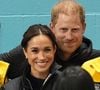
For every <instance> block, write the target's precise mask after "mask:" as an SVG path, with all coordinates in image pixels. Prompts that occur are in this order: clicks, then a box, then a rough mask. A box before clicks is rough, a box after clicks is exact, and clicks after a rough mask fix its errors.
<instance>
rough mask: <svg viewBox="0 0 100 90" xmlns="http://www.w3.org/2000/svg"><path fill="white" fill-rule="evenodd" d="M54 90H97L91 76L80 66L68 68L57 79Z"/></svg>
mask: <svg viewBox="0 0 100 90" xmlns="http://www.w3.org/2000/svg"><path fill="white" fill-rule="evenodd" d="M53 90H95V88H94V82H93V79H92V77H91V76H90V74H89V73H88V72H87V71H85V70H84V69H83V68H81V67H79V66H70V67H68V68H66V69H65V70H64V71H63V72H62V73H61V74H60V75H59V77H58V78H57V80H56V82H55V85H54V88H53Z"/></svg>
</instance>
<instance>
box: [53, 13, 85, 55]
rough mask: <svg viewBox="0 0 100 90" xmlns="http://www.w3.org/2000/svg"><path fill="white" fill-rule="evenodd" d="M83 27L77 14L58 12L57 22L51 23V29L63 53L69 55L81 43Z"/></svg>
mask: <svg viewBox="0 0 100 90" xmlns="http://www.w3.org/2000/svg"><path fill="white" fill-rule="evenodd" d="M84 29H85V25H83V24H82V23H81V21H80V17H79V16H78V15H65V14H59V16H58V19H57V23H56V24H55V25H52V23H51V30H52V31H53V33H54V34H55V36H56V40H57V43H58V46H59V48H60V49H61V50H62V52H63V54H64V55H65V54H68V55H71V54H72V53H73V52H74V51H75V50H76V49H77V48H78V47H79V46H80V45H81V43H82V38H83V33H84Z"/></svg>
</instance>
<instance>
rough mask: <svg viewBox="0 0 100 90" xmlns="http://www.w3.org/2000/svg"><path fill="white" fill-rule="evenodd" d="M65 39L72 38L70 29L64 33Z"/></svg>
mask: <svg viewBox="0 0 100 90" xmlns="http://www.w3.org/2000/svg"><path fill="white" fill-rule="evenodd" d="M65 37H66V39H68V40H72V32H71V31H70V30H68V31H67V32H66V34H65Z"/></svg>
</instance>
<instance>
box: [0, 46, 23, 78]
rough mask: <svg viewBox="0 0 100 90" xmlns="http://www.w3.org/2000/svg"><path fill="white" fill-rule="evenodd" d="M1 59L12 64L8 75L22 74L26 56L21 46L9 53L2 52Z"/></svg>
mask: <svg viewBox="0 0 100 90" xmlns="http://www.w3.org/2000/svg"><path fill="white" fill-rule="evenodd" d="M0 59H1V60H4V61H5V62H8V63H9V64H10V66H9V69H8V72H7V76H8V78H11V79H12V78H15V77H17V76H19V75H21V74H22V71H23V69H24V64H25V56H24V53H23V50H22V47H21V46H18V47H16V48H14V49H12V50H11V51H9V52H8V53H4V54H0Z"/></svg>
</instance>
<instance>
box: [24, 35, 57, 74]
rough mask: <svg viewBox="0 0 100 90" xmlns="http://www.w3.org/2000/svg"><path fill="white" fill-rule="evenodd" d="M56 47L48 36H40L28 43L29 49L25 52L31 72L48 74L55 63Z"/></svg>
mask: <svg viewBox="0 0 100 90" xmlns="http://www.w3.org/2000/svg"><path fill="white" fill-rule="evenodd" d="M55 51H56V49H55V47H53V44H52V41H51V40H50V39H49V38H48V37H47V36H46V35H38V36H35V37H33V38H31V40H29V41H28V44H27V48H26V49H25V50H24V53H25V56H26V58H27V59H28V63H29V64H30V66H31V72H32V73H33V74H34V73H48V72H49V69H50V66H51V65H52V63H53V61H54V54H55Z"/></svg>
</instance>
